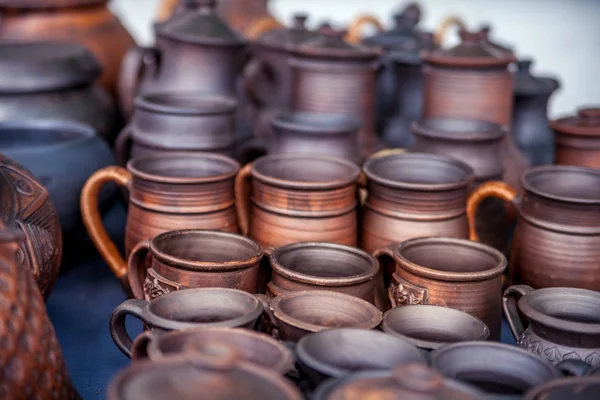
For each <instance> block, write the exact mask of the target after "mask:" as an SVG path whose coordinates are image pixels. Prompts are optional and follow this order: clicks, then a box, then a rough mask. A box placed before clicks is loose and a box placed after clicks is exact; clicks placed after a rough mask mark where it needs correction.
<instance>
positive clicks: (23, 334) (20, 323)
mask: <svg viewBox="0 0 600 400" xmlns="http://www.w3.org/2000/svg"><path fill="white" fill-rule="evenodd" d="M5 168H6V167H3V168H2V169H3V170H4V169H5ZM2 173H3V174H4V173H5V171H2ZM21 182H23V183H24V184H26V181H21ZM23 187H26V186H23ZM2 196H3V197H2V201H3V202H4V185H3V186H2ZM22 239H24V235H23V234H22V233H21V232H19V231H18V230H16V229H13V228H8V229H7V228H6V227H5V226H4V224H3V223H2V222H0V276H1V278H0V284H1V285H2V291H1V292H0V316H1V317H0V340H1V341H2V343H4V346H3V347H2V350H0V359H2V363H3V365H4V368H5V373H4V375H3V376H2V385H0V397H2V398H3V399H34V398H38V399H52V400H63V399H65V400H75V399H80V397H79V395H78V394H77V392H76V390H75V389H74V388H73V386H72V384H71V380H70V378H69V374H68V373H67V366H66V365H65V361H64V359H63V355H62V351H61V348H60V344H59V343H58V340H57V338H56V334H55V332H54V327H53V326H52V323H50V320H49V319H48V315H47V314H46V307H45V306H44V300H43V298H42V296H41V295H40V292H39V291H38V289H37V288H36V286H35V283H34V281H33V279H32V278H31V275H30V274H29V272H28V271H26V270H25V269H24V268H22V267H21V265H20V264H21V262H22V259H21V260H20V259H19V258H21V257H22V256H23V250H22V245H20V244H19V242H20V241H21V240H22ZM25 240H27V241H29V239H27V238H25ZM15 371H16V372H15Z"/></svg>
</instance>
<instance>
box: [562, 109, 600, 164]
mask: <svg viewBox="0 0 600 400" xmlns="http://www.w3.org/2000/svg"><path fill="white" fill-rule="evenodd" d="M551 126H552V129H553V130H554V140H555V142H556V163H557V164H563V165H580V166H582V167H589V168H600V157H599V155H600V107H599V108H582V109H580V110H579V111H578V112H577V115H575V116H571V117H565V118H560V119H557V120H554V121H552V124H551Z"/></svg>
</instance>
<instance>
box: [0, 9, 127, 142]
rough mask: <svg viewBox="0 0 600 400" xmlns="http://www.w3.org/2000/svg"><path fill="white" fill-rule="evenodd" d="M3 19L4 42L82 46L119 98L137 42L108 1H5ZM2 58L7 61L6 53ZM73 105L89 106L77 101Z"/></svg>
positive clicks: (1, 35)
mask: <svg viewBox="0 0 600 400" xmlns="http://www.w3.org/2000/svg"><path fill="white" fill-rule="evenodd" d="M0 18H1V19H2V26H0V38H1V39H11V40H25V41H38V40H44V41H46V40H71V41H76V42H79V43H81V44H82V45H84V46H85V47H87V48H88V49H90V50H91V51H92V52H93V53H94V55H95V56H96V57H97V58H98V61H100V64H101V66H102V76H101V78H100V81H99V83H100V85H102V86H103V87H104V89H106V90H107V91H109V92H110V93H111V94H113V95H114V94H115V89H116V83H117V76H118V73H119V68H120V64H121V59H122V58H123V56H124V55H125V52H126V51H127V49H128V48H129V47H131V46H132V45H133V44H134V43H135V42H134V40H133V38H132V37H131V35H130V34H129V32H127V30H126V29H125V27H124V26H123V25H122V24H121V22H120V21H119V19H118V18H117V17H115V16H114V15H113V14H112V13H111V12H110V10H109V8H108V0H64V1H60V0H50V1H48V0H39V1H31V0H26V1H21V0H2V1H0ZM34 53H36V51H33V52H28V56H30V57H35V54H34ZM55 54H56V53H55ZM2 55H3V57H4V55H5V53H4V51H2ZM45 61H46V62H47V61H48V60H47V59H45ZM17 81H18V80H17ZM20 87H23V86H22V85H21V86H20ZM47 104H48V103H46V105H47ZM72 104H74V105H76V106H77V105H81V104H85V105H86V106H89V105H87V104H86V103H80V102H79V101H76V100H74V101H73V103H72ZM95 112H96V113H97V112H98V110H95ZM89 115H93V114H92V113H90V114H89ZM97 118H98V117H97ZM96 128H97V129H98V127H96ZM98 131H99V132H102V130H101V129H98ZM112 133H113V134H114V133H116V132H115V131H113V132H112Z"/></svg>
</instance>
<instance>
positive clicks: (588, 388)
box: [523, 376, 600, 400]
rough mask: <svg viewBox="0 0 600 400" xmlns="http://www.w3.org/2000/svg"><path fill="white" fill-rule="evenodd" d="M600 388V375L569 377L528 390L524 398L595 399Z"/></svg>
mask: <svg viewBox="0 0 600 400" xmlns="http://www.w3.org/2000/svg"><path fill="white" fill-rule="evenodd" d="M599 390H600V378H599V377H589V376H587V377H568V378H563V379H555V380H553V381H550V382H548V383H545V384H543V385H538V386H536V387H534V388H533V389H531V390H530V391H528V392H527V393H526V394H525V396H524V397H523V399H524V400H543V399H570V400H593V399H594V398H595V397H596V396H597V394H598V391H599Z"/></svg>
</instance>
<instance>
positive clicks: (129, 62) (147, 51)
mask: <svg viewBox="0 0 600 400" xmlns="http://www.w3.org/2000/svg"><path fill="white" fill-rule="evenodd" d="M149 56H150V57H151V58H150V59H149ZM156 59H157V50H156V49H155V48H154V47H140V46H133V47H132V48H130V49H129V50H128V51H127V53H126V54H125V56H124V57H123V61H122V62H121V69H120V72H119V77H118V81H117V95H118V96H117V97H118V99H119V105H120V107H121V112H122V113H123V115H124V116H125V117H126V118H127V119H129V117H130V116H131V114H132V113H133V100H134V99H135V96H136V94H137V92H138V88H139V83H140V79H141V77H142V76H143V75H144V73H145V72H146V69H147V67H148V65H147V64H156ZM151 60H152V61H151Z"/></svg>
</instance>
